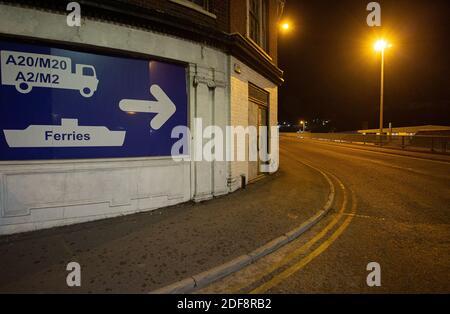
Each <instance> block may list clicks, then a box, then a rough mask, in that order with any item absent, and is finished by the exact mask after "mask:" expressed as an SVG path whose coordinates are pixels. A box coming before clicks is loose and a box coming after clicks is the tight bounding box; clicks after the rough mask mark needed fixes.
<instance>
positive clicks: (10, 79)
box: [0, 50, 99, 98]
mask: <svg viewBox="0 0 450 314" xmlns="http://www.w3.org/2000/svg"><path fill="white" fill-rule="evenodd" d="M0 57H1V76H2V84H3V85H12V86H15V87H16V89H17V91H18V92H20V93H22V94H28V93H29V92H31V90H32V89H33V87H48V88H59V89H71V90H78V91H79V92H80V94H81V95H82V96H83V97H87V98H89V97H92V95H94V93H95V92H96V91H97V86H98V82H99V81H98V79H97V74H96V71H95V68H94V67H93V66H92V65H87V64H76V65H75V73H72V59H71V58H67V57H60V56H53V55H45V54H36V53H28V52H18V51H7V50H2V51H0Z"/></svg>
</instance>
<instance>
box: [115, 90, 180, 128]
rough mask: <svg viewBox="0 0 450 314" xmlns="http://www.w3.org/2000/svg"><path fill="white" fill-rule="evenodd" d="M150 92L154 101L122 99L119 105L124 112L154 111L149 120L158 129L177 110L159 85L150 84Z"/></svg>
mask: <svg viewBox="0 0 450 314" xmlns="http://www.w3.org/2000/svg"><path fill="white" fill-rule="evenodd" d="M150 93H151V94H152V95H153V97H155V99H156V101H151V100H139V99H122V100H121V101H120V103H119V107H120V109H121V110H122V111H126V112H144V113H156V114H157V115H156V116H155V117H154V118H153V119H152V121H151V122H150V126H151V127H152V128H153V129H154V130H158V129H160V128H161V127H162V126H163V125H164V123H166V122H167V120H169V119H170V117H172V116H173V114H174V113H175V111H177V107H176V106H175V105H174V103H173V102H172V101H171V100H170V98H169V97H168V96H167V94H166V93H165V92H164V91H163V90H162V89H161V87H159V85H156V84H154V85H152V86H150Z"/></svg>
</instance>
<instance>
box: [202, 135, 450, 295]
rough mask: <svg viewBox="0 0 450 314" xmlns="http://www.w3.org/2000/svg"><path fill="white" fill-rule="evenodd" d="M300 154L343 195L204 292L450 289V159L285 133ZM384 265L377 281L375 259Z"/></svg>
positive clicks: (287, 147) (288, 147) (284, 146)
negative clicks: (314, 221) (301, 229)
mask: <svg viewBox="0 0 450 314" xmlns="http://www.w3.org/2000/svg"><path fill="white" fill-rule="evenodd" d="M280 146H281V147H280V148H281V164H282V165H283V160H286V159H295V160H297V162H299V163H301V162H306V163H308V164H311V165H313V166H314V167H317V168H319V169H321V170H323V171H325V172H326V173H328V174H329V176H330V177H331V178H332V181H333V182H334V184H335V186H336V191H337V194H336V200H335V203H334V205H333V209H332V211H331V212H330V213H329V214H328V215H327V216H326V217H325V218H324V219H323V220H322V221H321V222H320V223H319V224H318V225H316V226H315V227H314V228H312V229H311V230H310V231H308V232H307V233H306V234H304V236H302V237H301V238H299V239H298V240H296V241H294V242H292V243H290V244H288V245H287V246H285V247H283V248H282V249H281V250H279V251H277V252H276V253H274V254H271V255H269V256H267V257H265V258H263V259H262V260H261V261H260V262H257V263H255V264H253V265H250V266H249V267H247V268H245V269H244V270H242V271H240V272H238V273H236V274H234V275H232V276H229V277H227V278H225V279H224V280H222V281H220V282H217V283H215V284H213V285H211V286H209V287H207V288H205V289H203V290H201V291H200V292H213V293H215V292H227V293H231V292H240V293H359V292H362V293H379V292H383V293H386V292H390V293H391V292H396V293H417V292H438V293H449V292H450V193H449V192H450V163H446V162H442V161H431V160H425V159H420V158H414V157H406V156H397V155H393V154H385V153H377V152H372V151H365V150H361V149H356V148H352V147H348V146H344V145H340V144H332V143H324V142H319V141H314V140H302V139H298V138H287V137H282V138H281V140H280ZM371 262H376V263H378V264H379V265H380V270H381V272H380V279H381V286H378V287H377V286H375V287H369V286H368V285H367V282H366V279H367V276H368V275H369V273H370V271H368V270H367V269H366V268H367V265H368V264H369V263H371Z"/></svg>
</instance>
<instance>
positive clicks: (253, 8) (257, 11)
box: [248, 0, 268, 50]
mask: <svg viewBox="0 0 450 314" xmlns="http://www.w3.org/2000/svg"><path fill="white" fill-rule="evenodd" d="M267 20H268V5H267V0H248V35H249V37H250V38H251V39H252V40H253V41H254V42H255V43H257V44H258V45H259V46H260V47H261V48H262V49H264V50H267V48H268V45H267V37H268V29H267Z"/></svg>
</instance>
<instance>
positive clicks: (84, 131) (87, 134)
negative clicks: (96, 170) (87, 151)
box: [3, 119, 126, 148]
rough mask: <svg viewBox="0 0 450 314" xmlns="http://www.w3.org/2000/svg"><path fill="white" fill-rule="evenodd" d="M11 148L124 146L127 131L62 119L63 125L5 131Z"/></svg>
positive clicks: (34, 126) (36, 126) (33, 126)
mask: <svg viewBox="0 0 450 314" xmlns="http://www.w3.org/2000/svg"><path fill="white" fill-rule="evenodd" d="M3 133H4V134H5V138H6V142H7V143H8V145H9V147H11V148H20V147H22V148H25V147H27V148H30V147H107V146H111V147H113V146H123V143H124V141H125V135H126V131H110V130H109V129H108V128H107V127H105V126H79V125H78V119H61V125H30V126H28V127H27V128H26V129H24V130H3Z"/></svg>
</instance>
